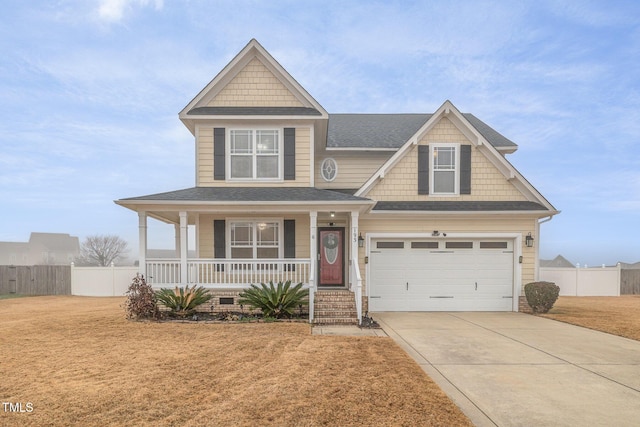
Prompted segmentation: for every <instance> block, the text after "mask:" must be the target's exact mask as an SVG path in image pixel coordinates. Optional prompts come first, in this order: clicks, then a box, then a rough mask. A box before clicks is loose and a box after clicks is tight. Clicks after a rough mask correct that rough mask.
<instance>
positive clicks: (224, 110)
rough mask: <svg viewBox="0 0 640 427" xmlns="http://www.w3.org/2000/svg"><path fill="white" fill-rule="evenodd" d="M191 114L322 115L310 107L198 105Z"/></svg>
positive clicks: (190, 111)
mask: <svg viewBox="0 0 640 427" xmlns="http://www.w3.org/2000/svg"><path fill="white" fill-rule="evenodd" d="M187 115H189V116H321V115H322V113H321V112H320V111H318V110H316V109H315V108H308V107H198V108H194V109H192V110H189V112H188V113H187Z"/></svg>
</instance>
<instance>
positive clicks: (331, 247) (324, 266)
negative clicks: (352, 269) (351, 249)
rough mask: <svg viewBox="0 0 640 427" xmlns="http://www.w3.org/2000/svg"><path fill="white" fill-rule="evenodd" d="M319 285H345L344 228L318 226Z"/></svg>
mask: <svg viewBox="0 0 640 427" xmlns="http://www.w3.org/2000/svg"><path fill="white" fill-rule="evenodd" d="M318 235H319V237H320V238H319V239H318V272H319V273H318V286H344V228H337V227H320V228H318Z"/></svg>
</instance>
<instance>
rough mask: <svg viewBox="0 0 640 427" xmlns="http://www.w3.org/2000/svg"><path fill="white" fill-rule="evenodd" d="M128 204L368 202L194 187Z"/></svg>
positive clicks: (295, 190) (310, 192)
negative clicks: (139, 202)
mask: <svg viewBox="0 0 640 427" xmlns="http://www.w3.org/2000/svg"><path fill="white" fill-rule="evenodd" d="M129 201H159V202H249V203H251V202H284V201H290V202H352V203H353V202H369V203H372V202H371V201H370V200H369V199H366V198H364V197H356V196H353V195H351V194H346V193H343V192H339V191H331V190H322V189H319V188H315V187H193V188H186V189H183V190H176V191H169V192H166V193H158V194H149V195H146V196H139V197H130V198H126V199H120V200H118V201H117V203H119V204H124V203H126V202H129Z"/></svg>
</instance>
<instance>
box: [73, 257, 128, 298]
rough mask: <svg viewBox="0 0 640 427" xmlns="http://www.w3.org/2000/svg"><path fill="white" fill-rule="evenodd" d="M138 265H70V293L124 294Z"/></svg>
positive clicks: (112, 295)
mask: <svg viewBox="0 0 640 427" xmlns="http://www.w3.org/2000/svg"><path fill="white" fill-rule="evenodd" d="M137 272H138V267H114V266H113V265H112V266H111V267H76V266H74V265H73V264H72V265H71V295H80V296H86V297H120V296H124V295H125V293H126V292H127V289H128V288H129V285H130V284H131V281H132V280H133V278H134V277H135V275H136V273H137Z"/></svg>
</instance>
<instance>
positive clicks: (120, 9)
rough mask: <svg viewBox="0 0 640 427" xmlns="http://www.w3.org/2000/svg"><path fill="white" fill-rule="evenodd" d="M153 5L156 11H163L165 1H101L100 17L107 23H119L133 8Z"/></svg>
mask: <svg viewBox="0 0 640 427" xmlns="http://www.w3.org/2000/svg"><path fill="white" fill-rule="evenodd" d="M151 4H153V6H154V7H155V10H161V9H162V8H163V6H164V2H163V0H153V1H151V0H101V2H100V6H99V7H98V16H99V17H100V19H102V20H104V21H106V22H110V23H111V22H119V21H121V20H122V19H123V18H124V15H125V13H127V12H129V11H130V10H131V9H133V7H135V6H137V7H147V6H149V5H151Z"/></svg>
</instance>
